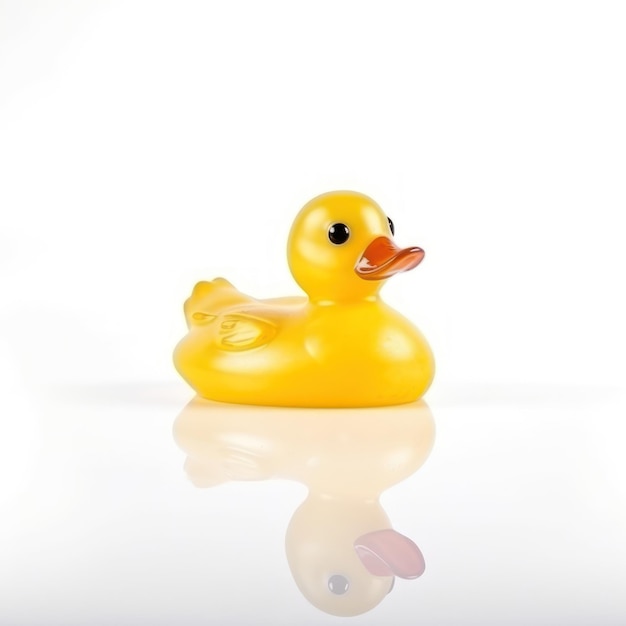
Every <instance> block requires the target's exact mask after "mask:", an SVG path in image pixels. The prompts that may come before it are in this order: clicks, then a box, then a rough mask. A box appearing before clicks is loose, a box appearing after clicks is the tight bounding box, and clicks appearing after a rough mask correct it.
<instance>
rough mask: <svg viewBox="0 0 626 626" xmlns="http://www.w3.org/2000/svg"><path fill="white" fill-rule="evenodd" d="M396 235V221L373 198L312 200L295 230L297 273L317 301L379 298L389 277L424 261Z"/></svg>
mask: <svg viewBox="0 0 626 626" xmlns="http://www.w3.org/2000/svg"><path fill="white" fill-rule="evenodd" d="M393 235H394V226H393V222H392V221H391V219H390V218H389V217H388V216H387V215H386V214H385V213H384V212H383V210H382V209H381V208H380V207H379V206H378V204H376V202H374V201H373V200H372V199H371V198H368V197H367V196H365V195H363V194H360V193H357V192H354V191H333V192H330V193H325V194H323V195H321V196H317V197H316V198H313V200H311V201H310V202H308V203H307V204H306V205H305V206H304V207H303V208H302V209H301V211H300V213H298V215H297V216H296V219H295V221H294V223H293V226H292V227H291V232H290V234H289V242H288V245H287V255H288V259H289V267H290V269H291V273H292V274H293V277H294V278H295V279H296V281H297V283H298V284H299V285H300V287H302V289H304V291H306V293H307V294H308V295H309V296H310V298H311V300H313V301H315V302H325V301H327V302H337V301H354V300H360V299H364V298H368V297H372V296H375V295H376V294H377V292H378V291H379V289H380V288H381V286H382V284H383V283H384V281H385V280H386V279H387V278H389V277H390V276H393V275H394V274H397V273H398V272H404V271H406V270H410V269H412V268H414V267H415V266H416V265H418V263H419V262H420V261H421V260H422V259H423V258H424V251H423V250H422V249H421V248H418V247H411V248H399V247H398V246H396V244H395V243H394V241H393Z"/></svg>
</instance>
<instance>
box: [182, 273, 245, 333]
mask: <svg viewBox="0 0 626 626" xmlns="http://www.w3.org/2000/svg"><path fill="white" fill-rule="evenodd" d="M250 302H254V298H251V297H250V296H247V295H245V294H243V293H241V292H240V291H238V290H237V289H236V288H235V287H234V286H233V285H232V284H231V283H229V282H228V281H227V280H226V279H225V278H216V279H215V280H212V281H202V282H199V283H197V284H196V286H195V287H194V288H193V291H192V292H191V295H190V296H189V298H188V299H187V300H186V301H185V307H184V308H185V318H186V319H187V324H188V326H189V327H192V326H203V325H205V324H208V323H210V322H213V321H215V320H216V319H217V317H218V316H219V315H220V313H222V312H223V311H224V310H225V309H228V308H230V307H232V306H234V305H240V304H245V303H250Z"/></svg>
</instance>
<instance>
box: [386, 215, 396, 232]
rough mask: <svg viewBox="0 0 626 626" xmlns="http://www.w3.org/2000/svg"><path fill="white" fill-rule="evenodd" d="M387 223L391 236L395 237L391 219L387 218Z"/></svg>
mask: <svg viewBox="0 0 626 626" xmlns="http://www.w3.org/2000/svg"><path fill="white" fill-rule="evenodd" d="M387 221H388V222H389V228H390V230H391V234H392V235H395V234H396V229H395V226H394V225H393V222H392V221H391V218H390V217H388V218H387Z"/></svg>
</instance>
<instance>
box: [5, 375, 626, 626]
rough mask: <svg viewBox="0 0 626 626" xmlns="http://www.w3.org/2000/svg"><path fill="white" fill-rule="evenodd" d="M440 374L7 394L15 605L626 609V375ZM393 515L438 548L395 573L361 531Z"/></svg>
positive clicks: (241, 617)
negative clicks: (373, 381)
mask: <svg viewBox="0 0 626 626" xmlns="http://www.w3.org/2000/svg"><path fill="white" fill-rule="evenodd" d="M470 391H471V393H470ZM432 395H433V398H432V400H431V403H430V410H429V409H428V408H427V407H425V406H423V407H421V408H419V407H411V406H405V407H397V408H395V409H387V410H381V409H375V410H367V411H364V412H359V411H348V412H341V411H340V412H336V413H337V414H336V415H331V414H330V413H332V411H331V412H330V413H326V414H324V412H322V413H318V414H316V412H314V411H313V412H311V411H309V412H307V411H295V410H290V409H276V410H273V409H259V408H254V407H234V406H229V405H219V404H211V403H198V402H197V401H196V402H192V403H191V404H186V402H185V397H188V395H186V391H185V390H184V389H182V388H179V387H177V386H172V385H170V386H166V385H162V386H150V385H145V386H139V385H134V386H130V385H129V386H126V387H124V386H119V385H118V386H116V385H112V386H108V387H107V386H97V385H96V386H91V387H88V386H84V387H67V386H66V387H57V388H49V389H48V390H47V391H45V392H43V391H41V392H39V393H38V394H36V399H33V400H32V401H31V402H29V404H30V405H31V406H28V407H27V406H26V405H25V404H24V402H23V401H24V397H23V396H20V395H19V390H18V389H16V390H15V393H13V392H11V393H9V394H4V396H3V405H2V416H3V419H2V439H1V441H2V445H3V465H2V469H3V475H2V485H3V489H2V500H1V502H0V507H1V511H2V516H1V518H0V529H1V531H2V532H1V535H0V536H1V551H2V555H3V558H2V567H1V568H0V576H1V578H0V588H1V589H2V592H3V593H2V595H1V597H0V616H1V617H2V620H1V622H2V623H7V624H85V623H89V624H115V623H124V624H168V623H184V624H206V623H215V624H218V623H219V624H222V623H228V624H248V623H259V624H265V623H267V624H277V623H278V624H289V623H303V624H319V623H326V622H329V623H331V622H332V623H335V621H336V619H337V618H335V617H333V616H331V615H329V614H328V613H327V611H334V612H342V611H344V612H345V611H348V612H352V613H358V612H361V611H365V612H363V613H362V614H361V615H360V616H359V617H356V618H353V621H354V623H359V624H360V623H362V624H375V623H376V624H378V623H391V624H413V623H416V622H423V623H435V624H474V623H476V624H478V623H481V624H485V623H488V624H501V623H512V624H528V623H533V624H549V623H557V622H561V623H568V624H586V623H591V622H595V623H601V624H620V623H623V621H624V619H625V618H626V601H625V600H624V595H623V594H622V593H621V591H622V590H623V581H624V579H625V576H626V566H625V563H626V536H625V530H624V529H625V527H626V524H625V522H626V489H625V486H624V485H625V480H624V478H625V476H626V462H625V461H624V455H623V453H622V442H623V437H624V431H625V429H624V426H623V419H624V415H625V411H624V406H625V404H624V401H623V397H622V396H620V395H619V393H617V392H615V391H613V392H611V390H610V389H604V390H603V389H599V388H598V389H587V390H586V389H584V388H578V389H576V388H571V389H566V388H558V387H549V386H545V387H538V386H536V387H531V386H528V387H523V386H519V387H510V388H505V387H497V386H493V387H491V388H490V387H483V388H474V389H472V390H463V389H461V388H456V389H454V388H451V389H450V390H448V392H446V393H445V394H444V393H438V394H435V393H433V394H432ZM479 396H482V398H480V397H479ZM385 413H386V415H385ZM431 413H432V417H431ZM433 426H434V427H435V428H436V438H435V439H436V440H435V443H434V447H433V448H432V452H431V453H430V457H429V458H428V459H426V457H427V456H428V451H429V449H430V445H431V444H432V441H433V436H434V432H435V431H434V428H433ZM9 460H10V461H9ZM421 463H424V464H423V466H422V467H420V465H421ZM381 492H382V496H381V498H380V503H377V501H376V495H377V494H378V493H381ZM386 527H387V528H394V529H395V530H396V531H397V532H398V533H400V534H401V535H402V536H405V537H407V538H409V539H411V540H413V541H414V542H415V543H416V544H417V545H418V546H419V549H420V550H421V552H422V553H423V555H424V558H425V561H426V571H425V572H424V574H423V575H422V576H420V577H419V578H417V579H414V580H405V579H401V578H397V579H396V581H395V584H394V585H393V589H392V591H391V592H390V593H389V594H387V588H388V587H389V586H390V581H391V578H390V577H389V576H380V577H376V576H372V575H370V574H369V573H368V572H367V570H366V569H365V567H364V566H363V564H362V563H361V562H360V561H359V559H358V558H356V556H355V552H354V549H353V547H352V546H351V545H350V544H351V542H352V541H353V540H354V539H356V538H357V536H360V535H363V534H364V533H367V532H368V531H372V530H377V529H380V528H386ZM329 573H331V574H341V575H343V576H345V577H346V578H348V579H350V581H351V583H352V587H351V588H350V589H349V590H348V592H347V593H346V594H345V595H342V596H338V595H337V594H332V593H330V592H329V591H328V590H327V589H326V588H324V585H323V584H322V583H324V582H326V579H324V576H326V575H328V574H329ZM311 580H313V581H314V582H315V584H317V583H320V585H321V586H320V587H319V588H314V589H311V584H312V583H311V582H310V581H311ZM307 581H308V582H307ZM372 581H373V582H372ZM307 585H309V587H307ZM313 587H315V585H313ZM383 587H385V589H384V590H383V589H382V588H383ZM301 589H302V590H303V591H301ZM357 592H358V593H357ZM350 594H352V595H350ZM346 599H349V600H350V602H352V605H351V608H350V609H349V610H348V609H345V608H341V607H343V606H344V604H347V603H344V604H341V602H339V601H340V600H346ZM338 602H339V605H340V606H339V608H338ZM316 607H317V608H316ZM370 609H371V610H370Z"/></svg>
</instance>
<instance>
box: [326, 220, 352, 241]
mask: <svg viewBox="0 0 626 626" xmlns="http://www.w3.org/2000/svg"><path fill="white" fill-rule="evenodd" d="M348 237H350V229H349V228H348V227H347V226H346V225H345V224H341V223H338V224H333V225H332V226H331V227H330V228H329V229H328V238H329V239H330V241H331V242H332V243H334V244H335V245H336V246H340V245H341V244H342V243H346V241H348Z"/></svg>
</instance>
